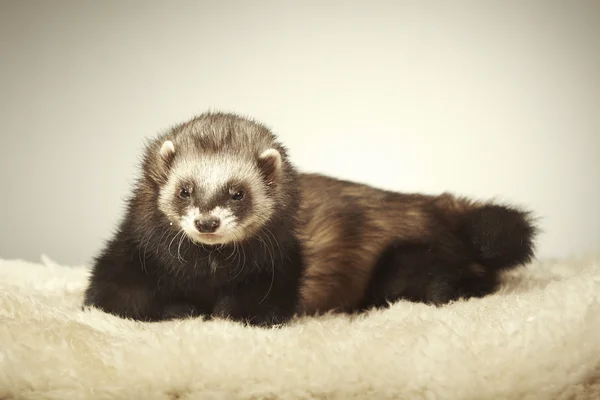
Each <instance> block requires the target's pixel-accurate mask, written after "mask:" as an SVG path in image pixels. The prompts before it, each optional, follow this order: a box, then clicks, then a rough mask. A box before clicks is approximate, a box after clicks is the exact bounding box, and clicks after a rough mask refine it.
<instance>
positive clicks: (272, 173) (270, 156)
mask: <svg viewBox="0 0 600 400" xmlns="http://www.w3.org/2000/svg"><path fill="white" fill-rule="evenodd" d="M258 165H259V167H260V169H261V171H262V173H263V176H264V177H265V180H266V181H267V185H272V184H274V183H277V182H278V181H279V178H280V177H281V166H282V160H281V153H279V151H277V150H276V149H268V150H265V151H263V152H262V154H261V155H260V156H258Z"/></svg>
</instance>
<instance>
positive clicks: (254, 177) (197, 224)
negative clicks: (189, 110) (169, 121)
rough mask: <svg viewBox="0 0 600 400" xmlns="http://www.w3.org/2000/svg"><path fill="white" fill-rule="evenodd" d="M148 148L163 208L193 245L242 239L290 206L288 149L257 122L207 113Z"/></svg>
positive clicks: (215, 243)
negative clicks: (287, 203)
mask: <svg viewBox="0 0 600 400" xmlns="http://www.w3.org/2000/svg"><path fill="white" fill-rule="evenodd" d="M149 151H150V152H152V158H151V159H152V160H153V162H152V164H151V166H152V172H153V173H152V176H153V177H154V180H155V182H156V183H157V185H156V188H157V190H158V197H157V203H158V209H159V210H160V211H161V212H162V213H163V214H164V215H165V216H166V218H167V219H168V220H169V222H170V224H171V225H173V226H175V227H176V228H180V229H181V230H182V231H183V232H185V234H186V235H187V236H188V238H189V239H191V240H192V241H193V242H196V243H199V244H207V245H219V244H227V243H233V242H238V241H242V240H245V239H247V238H249V237H251V236H252V235H253V234H255V233H256V232H257V231H258V230H259V229H260V228H261V227H262V226H264V225H265V224H266V223H267V222H268V221H270V220H271V218H272V217H273V215H274V214H275V213H276V210H277V209H279V207H281V206H282V202H285V196H284V195H282V189H281V186H282V183H283V180H284V174H285V172H286V168H288V167H289V165H287V162H286V160H285V150H284V148H283V147H282V146H281V145H280V144H278V143H277V142H276V141H275V138H274V136H273V135H272V134H271V133H270V131H268V130H267V129H266V128H265V127H264V126H262V125H259V124H257V123H255V122H252V121H249V120H247V119H243V118H241V117H237V116H232V115H229V114H217V115H215V114H208V115H204V116H202V117H199V118H197V119H194V120H192V121H190V122H189V123H187V124H184V125H181V126H179V127H177V128H176V129H175V130H174V131H173V132H171V133H170V134H167V135H165V136H163V137H162V138H160V139H159V140H158V141H157V142H155V143H154V145H153V146H150V147H149Z"/></svg>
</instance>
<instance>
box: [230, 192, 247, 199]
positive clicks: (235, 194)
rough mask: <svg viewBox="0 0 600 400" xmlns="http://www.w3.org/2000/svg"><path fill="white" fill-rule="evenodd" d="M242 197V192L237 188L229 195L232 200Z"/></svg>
mask: <svg viewBox="0 0 600 400" xmlns="http://www.w3.org/2000/svg"><path fill="white" fill-rule="evenodd" d="M243 198H244V192H242V191H241V190H238V191H237V192H235V193H234V194H232V195H231V199H232V200H241V199H243Z"/></svg>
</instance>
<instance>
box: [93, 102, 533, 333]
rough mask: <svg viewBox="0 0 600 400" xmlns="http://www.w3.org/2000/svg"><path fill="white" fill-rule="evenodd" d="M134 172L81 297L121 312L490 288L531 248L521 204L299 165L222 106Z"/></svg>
mask: <svg viewBox="0 0 600 400" xmlns="http://www.w3.org/2000/svg"><path fill="white" fill-rule="evenodd" d="M142 172H143V174H142V177H141V178H140V180H139V182H138V183H137V184H136V186H135V188H134V191H133V194H132V196H131V199H130V200H129V202H128V208H127V213H126V215H125V217H124V219H123V221H122V222H121V224H120V226H119V228H118V229H117V232H116V233H115V235H114V236H113V238H112V239H111V240H110V241H109V242H108V243H107V245H106V247H105V248H104V249H103V251H102V252H101V254H100V255H99V256H98V257H97V258H96V260H95V264H94V266H93V270H92V275H91V278H90V284H89V287H88V289H87V291H86V294H85V302H84V304H85V305H86V306H95V307H97V308H100V309H102V310H104V311H106V312H110V313H112V314H115V315H119V316H122V317H126V318H134V319H139V320H146V321H159V320H165V319H170V318H179V317H185V316H195V315H206V316H217V317H223V318H230V319H233V320H238V321H244V322H248V323H251V324H256V325H273V324H278V323H284V322H286V321H288V320H289V319H290V318H291V317H292V316H293V315H294V314H308V315H314V314H319V313H323V312H329V311H338V312H359V311H362V310H365V309H369V308H371V307H382V306H386V305H387V304H388V303H390V302H393V301H396V300H399V299H406V300H410V301H420V302H426V303H431V304H436V305H440V304H444V303H447V302H449V301H452V300H456V299H459V298H469V297H481V296H484V295H486V294H489V293H492V292H493V291H494V290H495V289H496V287H497V284H498V281H499V274H500V272H501V271H503V270H506V269H510V268H513V267H515V266H517V265H521V264H524V263H526V262H527V261H529V260H530V259H531V257H533V238H534V234H535V229H534V227H533V225H532V223H531V220H530V218H529V213H527V212H524V211H521V210H518V209H516V208H512V207H508V206H504V205H497V204H492V203H489V202H476V201H472V200H469V199H465V198H460V197H456V196H453V195H451V194H442V195H440V196H429V195H422V194H403V193H397V192H392V191H387V190H382V189H378V188H375V187H372V186H368V185H365V184H360V183H355V182H350V181H345V180H341V179H336V178H332V177H327V176H323V175H319V174H307V173H305V174H299V173H298V172H297V171H296V169H295V167H294V166H293V165H292V163H291V162H290V160H289V159H288V155H287V151H286V149H285V147H284V146H283V145H282V144H281V143H279V142H278V141H277V139H276V137H275V136H274V135H273V134H272V133H271V132H270V131H269V130H268V129H267V128H266V127H265V126H263V125H262V124H260V123H257V122H254V121H251V120H249V119H246V118H242V117H239V116H236V115H232V114H220V113H216V114H210V113H208V114H204V115H201V116H200V117H197V118H195V119H193V120H191V121H189V122H187V123H185V124H181V125H179V126H176V127H174V128H173V129H172V130H171V131H170V132H168V133H167V134H164V135H161V136H159V137H158V138H157V139H155V140H154V141H152V142H151V143H150V144H149V145H148V146H147V148H146V152H145V156H144V162H143V165H142Z"/></svg>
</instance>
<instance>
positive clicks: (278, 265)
mask: <svg viewBox="0 0 600 400" xmlns="http://www.w3.org/2000/svg"><path fill="white" fill-rule="evenodd" d="M141 167H142V168H141V169H142V174H141V177H140V178H139V179H138V181H137V182H136V184H135V185H134V187H133V191H132V194H131V196H130V198H129V200H128V201H127V207H126V213H125V215H124V217H123V219H122V221H121V222H120V224H119V226H118V228H117V230H116V232H115V233H114V235H113V237H112V239H111V240H110V241H108V242H107V243H106V245H105V247H104V248H103V249H102V251H101V252H100V254H99V255H98V256H97V257H96V258H95V259H94V264H93V266H92V271H91V276H90V280H89V285H88V288H87V289H86V291H85V296H84V307H85V308H87V307H90V306H93V307H95V308H98V309H100V310H103V311H105V312H108V313H111V314H114V315H117V316H120V317H124V318H130V319H135V320H141V321H161V320H167V319H174V318H183V317H193V316H202V315H203V316H208V317H221V318H226V319H231V320H234V321H240V322H243V323H246V324H249V325H256V326H272V325H277V324H281V323H283V322H285V321H287V320H289V319H290V318H291V317H292V316H293V314H294V313H295V312H296V311H297V305H298V301H299V300H298V299H299V285H300V278H301V276H302V273H303V270H304V263H303V261H302V250H301V244H300V241H299V239H298V237H297V235H296V233H295V226H296V225H297V222H296V217H297V210H298V208H299V198H300V195H299V183H298V173H297V171H296V169H295V168H294V166H293V165H292V164H291V163H290V162H289V160H288V156H287V149H286V148H285V147H284V146H283V145H282V144H281V143H280V142H279V141H278V140H277V138H276V137H275V135H273V134H272V133H271V132H270V131H269V130H268V129H267V128H266V127H264V126H263V125H261V124H260V123H258V122H255V121H251V120H249V119H246V118H241V117H238V116H234V115H225V114H221V113H206V114H203V115H200V116H198V117H197V118H194V119H192V120H190V121H188V122H186V123H183V124H180V125H177V126H175V127H173V128H172V129H171V130H170V131H168V132H167V133H164V134H162V135H159V136H158V137H157V138H155V139H154V140H152V141H150V142H149V143H147V144H146V146H145V151H144V157H143V160H142V166H141Z"/></svg>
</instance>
